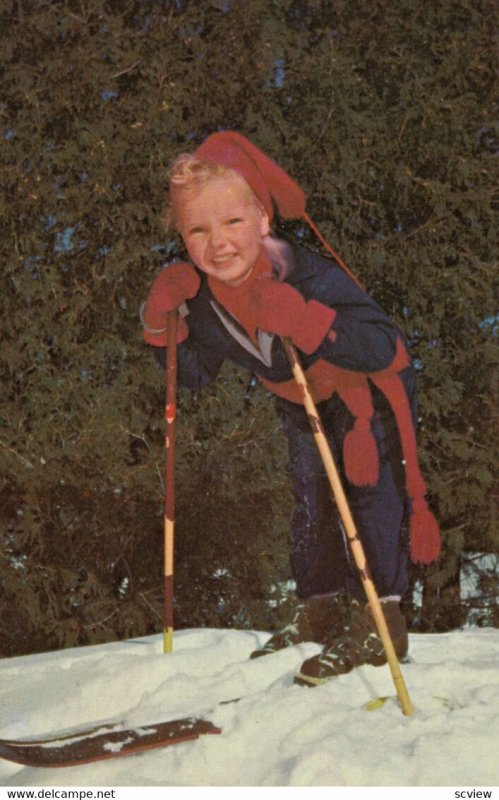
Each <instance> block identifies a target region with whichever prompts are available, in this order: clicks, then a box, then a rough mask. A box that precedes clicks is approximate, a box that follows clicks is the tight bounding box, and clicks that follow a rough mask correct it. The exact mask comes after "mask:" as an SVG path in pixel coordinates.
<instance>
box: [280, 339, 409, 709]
mask: <svg viewBox="0 0 499 800" xmlns="http://www.w3.org/2000/svg"><path fill="white" fill-rule="evenodd" d="M282 343H283V345H284V349H285V351H286V355H287V357H288V359H289V363H290V365H291V369H292V372H293V376H294V378H295V380H296V383H297V385H298V387H299V388H300V391H301V394H302V401H303V405H304V406H305V410H306V412H307V415H308V418H309V421H310V425H311V427H312V432H313V434H314V438H315V441H316V444H317V447H318V449H319V452H320V454H321V457H322V461H323V464H324V468H325V470H326V474H327V477H328V479H329V483H330V485H331V489H332V490H333V495H334V498H335V501H336V505H337V506H338V511H339V513H340V517H341V520H342V522H343V527H344V529H345V532H346V535H347V539H348V542H349V544H350V547H351V550H352V554H353V557H354V560H355V564H356V566H357V569H358V571H359V574H360V578H361V580H362V585H363V587H364V591H365V593H366V595H367V599H368V602H369V605H370V607H371V609H372V612H373V616H374V621H375V623H376V627H377V629H378V633H379V636H380V639H381V641H382V643H383V647H384V649H385V653H386V658H387V661H388V665H389V667H390V671H391V674H392V679H393V683H394V686H395V690H396V692H397V695H398V698H399V701H400V705H401V708H402V712H403V714H405V715H407V716H409V715H411V714H412V704H411V700H410V698H409V694H408V691H407V687H406V685H405V681H404V678H403V675H402V672H401V670H400V665H399V662H398V658H397V654H396V653H395V648H394V646H393V642H392V639H391V636H390V632H389V630H388V625H387V624H386V620H385V616H384V614H383V609H382V608H381V603H380V600H379V597H378V594H377V592H376V588H375V586H374V583H373V580H372V578H371V574H370V571H369V566H368V564H367V560H366V556H365V553H364V548H363V547H362V543H361V541H360V538H359V535H358V533H357V528H356V526H355V522H354V520H353V517H352V513H351V511H350V508H349V505H348V502H347V498H346V495H345V491H344V489H343V486H342V483H341V480H340V476H339V474H338V470H337V468H336V464H335V462H334V459H333V455H332V453H331V448H330V447H329V443H328V441H327V438H326V434H325V431H324V427H323V425H322V422H321V419H320V416H319V412H318V411H317V408H316V405H315V402H314V400H313V397H312V394H311V391H310V387H309V385H308V381H307V378H306V376H305V373H304V371H303V368H302V366H301V364H300V360H299V358H298V354H297V352H296V350H295V348H294V346H293V344H292V342H291V340H290V339H289V338H288V337H282Z"/></svg>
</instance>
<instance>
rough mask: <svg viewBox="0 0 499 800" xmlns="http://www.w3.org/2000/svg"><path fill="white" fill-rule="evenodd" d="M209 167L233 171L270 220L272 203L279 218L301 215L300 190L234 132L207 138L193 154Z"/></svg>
mask: <svg viewBox="0 0 499 800" xmlns="http://www.w3.org/2000/svg"><path fill="white" fill-rule="evenodd" d="M194 155H195V156H197V157H198V158H200V159H202V160H203V161H206V162H207V163H210V164H218V165H220V166H222V167H227V169H233V170H234V171H235V172H237V173H238V174H239V175H241V177H242V178H244V180H245V181H246V183H248V184H249V185H250V187H251V189H252V190H253V192H254V193H255V194H256V196H257V197H258V199H259V200H260V202H261V204H262V205H263V207H264V209H265V211H266V212H267V214H268V215H269V218H270V219H272V218H273V216H274V206H273V202H272V201H274V203H275V205H276V207H277V210H278V212H279V214H280V215H281V217H284V218H285V219H299V218H300V217H303V215H304V214H305V203H306V197H305V194H304V192H303V190H302V189H300V187H299V186H298V184H297V183H295V182H294V181H293V180H292V179H291V178H290V177H289V175H288V174H287V173H286V172H284V170H283V169H281V167H280V166H279V165H278V164H276V162H275V161H272V159H271V158H269V157H268V156H266V155H265V154H264V153H262V151H261V150H259V149H258V147H255V145H254V144H252V143H251V142H250V141H249V140H248V139H246V138H245V137H244V136H243V135H242V134H240V133H237V132H236V131H220V132H219V133H213V134H212V135H211V136H209V137H208V138H207V139H206V140H205V141H204V142H203V144H202V145H201V146H200V147H198V149H197V150H196V151H195V153H194Z"/></svg>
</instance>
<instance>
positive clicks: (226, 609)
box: [0, 0, 499, 655]
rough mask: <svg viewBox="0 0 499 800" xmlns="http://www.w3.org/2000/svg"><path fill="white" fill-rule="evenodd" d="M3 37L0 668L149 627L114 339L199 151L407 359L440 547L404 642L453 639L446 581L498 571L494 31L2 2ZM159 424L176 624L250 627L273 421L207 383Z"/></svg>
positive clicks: (438, 16)
mask: <svg viewBox="0 0 499 800" xmlns="http://www.w3.org/2000/svg"><path fill="white" fill-rule="evenodd" d="M0 21H1V26H2V39H1V51H2V58H1V71H2V72H1V82H2V84H1V85H2V100H1V102H0V111H1V118H0V119H1V123H0V124H1V128H0V135H1V141H2V147H1V151H0V152H1V156H0V157H1V163H2V170H1V176H0V180H1V184H2V194H1V200H0V203H1V215H0V226H1V233H2V236H1V238H0V248H1V253H2V283H1V301H2V315H1V319H0V329H1V341H2V346H1V350H0V371H1V376H2V389H3V391H2V395H1V398H0V453H1V459H2V461H1V468H0V481H1V483H0V492H1V498H2V502H1V504H0V516H1V519H2V533H3V536H2V550H1V553H0V584H1V585H0V609H1V611H2V613H1V615H0V620H1V621H0V636H1V641H2V649H3V652H4V654H6V655H7V654H14V653H22V652H32V651H34V650H40V649H47V648H53V647H60V646H71V645H75V644H85V643H89V642H98V641H105V640H109V639H112V638H121V637H125V636H135V635H138V634H145V633H150V632H152V631H156V630H159V629H160V628H161V627H162V618H161V606H162V578H161V565H162V554H161V552H162V519H163V471H164V466H163V464H164V442H163V412H162V407H163V404H164V381H163V376H162V375H161V373H159V372H158V370H157V368H156V367H155V365H154V363H153V360H152V357H151V356H150V353H149V352H148V351H147V349H146V347H145V346H144V345H143V343H142V341H141V333H140V323H139V315H138V311H139V306H140V304H141V302H142V301H143V299H144V298H145V296H146V293H147V290H148V287H149V286H150V284H151V282H152V280H153V278H154V276H155V274H156V273H157V271H158V270H159V268H160V267H161V265H162V264H164V263H165V262H166V261H168V260H170V259H172V258H175V257H177V256H179V255H181V246H180V243H179V241H178V240H177V239H176V238H175V237H172V236H170V235H169V234H167V233H166V232H165V230H164V229H163V227H162V225H161V222H160V218H161V212H162V210H163V206H164V203H165V199H166V196H165V191H166V168H167V165H168V164H169V163H170V162H171V160H172V159H173V158H174V157H175V156H176V155H178V154H179V153H180V152H182V151H184V150H189V149H192V148H193V147H194V146H196V145H197V144H198V143H200V141H201V140H202V139H203V138H204V137H205V136H206V135H208V134H209V133H211V132H212V131H214V130H217V129H223V128H234V129H238V130H240V131H241V132H242V133H244V134H246V135H247V136H249V137H250V138H251V139H253V140H254V141H255V143H256V144H258V145H259V146H260V147H261V148H262V149H264V150H265V151H266V152H268V153H269V154H270V155H272V156H274V157H275V159H276V160H277V161H279V163H281V164H282V166H283V167H284V168H285V169H287V170H288V171H289V172H290V174H292V175H293V177H294V178H295V179H296V180H297V181H298V182H299V183H300V185H301V186H302V187H303V188H304V190H305V191H306V193H307V196H308V198H309V205H308V209H309V211H310V214H311V216H312V217H313V218H314V219H315V221H316V222H317V224H318V225H319V227H320V228H321V230H322V231H323V233H324V234H325V235H326V237H327V238H328V239H329V241H330V242H331V243H332V244H333V247H334V248H335V249H336V250H337V251H338V252H339V253H340V254H341V256H342V257H343V258H344V259H345V260H346V261H347V263H348V264H349V266H350V267H351V268H352V269H353V270H354V271H355V272H356V273H357V274H358V276H359V277H360V279H361V280H362V282H363V283H364V285H365V286H366V288H367V289H368V291H370V292H371V293H372V294H373V295H374V296H375V298H376V299H377V300H378V302H379V303H380V304H381V305H382V306H383V307H384V308H385V309H386V310H387V311H388V312H389V313H390V314H391V315H392V316H393V317H394V319H395V320H396V321H397V322H398V324H399V325H400V326H401V327H402V328H403V330H404V332H405V333H406V335H407V336H408V338H409V340H410V342H411V345H412V354H413V356H414V358H415V361H416V364H417V366H418V370H419V375H420V380H419V400H420V427H419V434H420V449H421V455H422V462H423V468H424V472H425V475H426V477H427V479H428V483H429V486H430V487H431V491H432V504H433V506H434V509H435V511H436V512H437V515H438V517H439V519H440V522H441V524H442V529H443V537H444V553H443V556H442V558H441V560H440V562H439V563H438V564H437V565H436V566H435V567H432V568H431V569H429V570H417V571H415V573H414V580H415V581H420V582H422V583H423V584H424V598H425V613H424V615H423V616H424V618H423V620H419V624H422V625H424V626H426V627H430V628H435V627H437V628H441V627H445V626H450V625H455V624H460V622H461V621H462V619H463V615H464V612H465V611H467V610H468V609H467V608H466V607H465V603H464V602H461V603H459V602H458V603H457V604H456V575H457V574H458V573H459V568H460V566H461V565H462V563H463V562H466V561H468V560H471V559H472V558H474V554H476V553H482V552H485V553H497V550H498V544H499V542H498V534H497V525H496V524H495V523H496V518H497V485H496V484H495V483H494V466H495V453H496V452H497V426H496V416H495V410H494V395H495V392H494V390H495V389H496V388H497V387H496V384H497V372H496V371H494V370H497V367H496V366H495V365H496V364H497V361H498V359H497V339H496V335H497V331H496V320H497V317H496V314H497V306H496V302H495V297H494V283H493V267H494V258H495V252H494V251H495V244H496V242H495V227H494V222H495V220H494V216H493V211H494V208H493V200H494V191H495V189H494V187H495V180H494V179H495V168H494V161H493V156H494V154H495V149H496V139H495V138H494V128H493V107H492V105H493V100H492V98H493V93H494V81H495V75H494V69H493V54H494V38H493V37H494V30H495V27H496V12H495V4H494V3H492V2H491V0H442V2H440V3H437V4H426V3H424V4H423V3H419V2H416V0H400V2H398V3H391V2H388V0H374V1H373V0H353V2H352V0H334V2H330V1H329V0H314V1H313V2H310V0H309V1H307V2H302V1H301V0H270V2H269V1H268V0H223V2H221V1H220V0H196V2H194V0H171V1H170V0H143V2H139V1H138V0H135V1H134V0H120V2H110V0H108V2H105V0H86V1H85V2H82V1H80V0H51V2H46V1H45V0H22V1H21V0H12V1H11V2H10V3H6V4H4V6H3V10H2V11H1V12H0ZM277 230H278V232H279V231H284V232H285V233H286V234H287V235H289V236H292V237H297V238H298V239H299V240H300V241H302V242H304V243H305V244H307V245H308V246H310V247H318V244H317V242H316V240H315V239H314V238H313V237H312V236H311V235H310V233H309V232H308V231H307V230H306V229H305V228H304V227H303V226H301V225H300V224H293V225H291V224H289V223H288V224H286V225H283V224H282V223H280V224H278V228H277ZM178 424H179V431H178V436H177V444H178V454H177V495H178V501H177V526H176V529H177V537H176V541H177V552H176V562H175V569H176V574H175V579H176V604H177V607H176V620H177V621H176V624H177V625H178V626H179V627H182V626H196V625H222V626H229V625H236V626H240V627H242V626H252V627H265V628H267V627H270V626H272V625H273V624H275V615H276V614H278V613H279V603H280V602H281V600H282V598H281V597H280V590H279V587H280V586H282V585H283V584H284V583H285V581H286V579H287V578H288V577H289V572H288V566H287V526H288V521H289V515H290V512H291V506H292V497H291V491H290V487H289V483H288V480H287V477H286V472H285V466H286V452H285V445H284V442H283V439H282V435H281V432H280V429H279V424H278V421H277V419H276V416H275V414H274V411H273V407H272V403H271V401H270V399H269V397H268V396H267V395H266V393H265V392H264V391H263V390H262V389H261V388H259V387H258V386H256V385H255V383H254V381H252V380H251V376H248V375H245V374H244V373H242V372H240V371H239V370H237V369H235V368H233V367H231V366H230V365H227V366H226V368H225V369H224V372H223V375H222V376H220V379H219V380H218V381H217V383H216V384H214V385H213V386H210V387H208V388H207V389H204V390H203V391H201V392H198V393H194V394H190V393H187V392H184V391H182V392H181V393H180V408H179V423H178ZM479 577H480V576H479ZM481 583H482V585H481V589H480V597H478V598H477V599H476V606H477V608H478V609H479V613H478V615H477V619H478V620H479V621H480V620H483V621H485V622H489V623H490V622H494V621H497V616H495V617H494V608H497V595H496V593H495V592H496V590H495V587H494V584H493V582H492V581H491V580H490V579H489V577H488V575H487V574H485V575H483V576H481ZM457 600H458V601H459V600H460V598H459V597H457ZM271 601H275V603H272V602H271ZM484 604H485V605H486V608H485V609H482V606H483V605H484ZM274 605H275V606H276V608H274V607H273V606H274ZM456 606H457V609H458V613H457V614H456V611H455V609H456ZM482 612H483V613H482ZM496 613H497V612H496ZM413 622H414V624H416V623H418V619H417V618H416V616H415V617H414V619H413Z"/></svg>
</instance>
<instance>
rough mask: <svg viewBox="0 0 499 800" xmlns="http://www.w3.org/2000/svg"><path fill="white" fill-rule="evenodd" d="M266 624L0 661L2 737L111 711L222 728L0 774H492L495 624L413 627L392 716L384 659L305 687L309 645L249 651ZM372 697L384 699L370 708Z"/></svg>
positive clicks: (201, 781) (397, 778)
mask: <svg viewBox="0 0 499 800" xmlns="http://www.w3.org/2000/svg"><path fill="white" fill-rule="evenodd" d="M267 636H268V634H264V633H261V632H253V631H238V630H213V629H192V630H183V631H178V632H175V634H174V646H173V652H172V653H168V654H164V653H163V652H162V636H153V637H146V638H143V639H134V640H129V641H125V642H117V643H111V644H104V645H98V646H92V647H86V648H76V649H71V650H61V651H57V652H52V653H44V654H36V655H30V656H23V657H18V658H10V659H3V660H1V661H0V709H1V711H0V713H1V726H0V736H2V737H4V738H16V739H19V738H30V737H31V738H35V737H37V736H38V737H41V736H42V735H43V734H47V733H49V732H53V731H56V732H59V731H63V730H64V731H65V730H68V729H71V728H75V729H77V728H80V727H82V726H85V725H88V724H91V723H95V722H102V723H103V724H104V723H105V722H108V721H110V720H113V721H114V720H120V721H121V722H122V723H123V726H124V727H125V728H128V727H133V728H140V727H141V725H145V724H147V723H153V722H158V721H162V720H168V719H177V718H184V717H189V716H203V717H206V719H210V720H211V721H212V722H213V723H214V724H215V725H217V726H219V727H220V728H222V733H221V734H220V735H215V736H213V735H211V736H203V737H201V738H200V739H198V740H196V741H193V742H185V743H182V744H177V745H174V746H171V747H168V748H164V749H159V750H152V751H148V752H146V753H143V754H140V755H135V756H128V757H125V758H116V759H112V760H107V761H100V762H96V763H93V764H89V765H82V766H74V767H68V768H63V769H33V768H29V767H22V766H20V765H17V764H13V763H11V762H8V761H5V760H2V759H0V785H1V786H3V787H9V786H37V787H40V786H41V787H44V786H52V787H53V786H79V787H81V786H99V787H106V786H107V787H109V786H114V787H120V786H121V787H134V786H142V787H166V786H176V787H188V786H191V787H192V786H197V787H201V786H202V787H229V786H232V787H262V786H266V787H320V786H336V787H358V786H366V787H367V786H370V787H373V786H374V787H376V786H378V787H379V786H384V787H395V786H396V787H440V786H446V787H449V786H455V787H470V786H471V787H495V786H497V784H498V783H499V781H498V780H497V778H498V775H499V758H498V746H497V743H498V741H499V670H498V668H497V666H498V663H499V630H497V629H492V628H485V629H478V628H467V629H464V630H460V631H453V632H450V633H447V634H413V635H411V636H410V654H411V659H412V660H411V662H410V663H407V664H403V665H402V674H403V676H404V680H405V683H406V685H407V688H408V691H409V695H410V697H411V700H412V703H413V706H414V713H413V715H412V716H404V715H403V714H402V712H401V710H400V707H399V705H398V702H397V700H396V695H395V690H394V686H393V682H392V678H391V673H390V670H389V668H388V667H387V666H384V667H370V666H365V667H361V668H359V669H357V670H355V671H354V672H352V673H350V674H349V675H344V676H341V677H339V678H337V679H335V680H332V681H330V682H329V683H327V684H325V685H324V686H321V687H317V688H314V689H308V688H304V687H300V686H296V685H294V684H293V675H294V674H295V673H296V671H297V669H298V668H299V666H300V664H301V662H302V661H303V660H304V659H305V658H308V657H309V656H311V655H312V654H314V653H316V652H318V651H319V647H318V645H315V644H312V643H310V644H304V645H300V646H296V647H292V648H289V649H287V650H284V651H281V652H280V653H276V654H274V655H271V656H265V657H262V658H259V659H254V660H249V659H248V655H249V654H250V652H251V651H252V650H253V649H254V648H255V647H256V646H257V645H258V644H259V643H262V642H263V641H265V639H266V638H267ZM238 697H240V698H241V699H240V700H239V701H238V702H234V703H223V704H222V705H219V704H220V703H221V701H226V700H230V699H232V698H238ZM378 697H383V698H384V697H386V698H388V699H387V700H386V702H384V703H383V704H380V703H372V705H374V706H375V707H376V708H375V710H368V709H367V708H366V706H367V705H368V704H369V703H370V701H373V700H375V699H376V698H378ZM448 796H449V797H454V796H455V795H454V793H452V794H450V795H448ZM469 796H472V795H471V794H470V795H469ZM474 796H476V795H474ZM478 796H479V795H478Z"/></svg>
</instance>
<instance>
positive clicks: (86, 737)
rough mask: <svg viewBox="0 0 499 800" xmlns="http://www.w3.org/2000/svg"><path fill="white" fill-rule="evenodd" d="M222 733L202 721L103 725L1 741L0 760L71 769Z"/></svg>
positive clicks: (25, 764) (187, 720) (177, 720)
mask: <svg viewBox="0 0 499 800" xmlns="http://www.w3.org/2000/svg"><path fill="white" fill-rule="evenodd" d="M221 732H222V731H221V729H220V728H217V727H216V726H215V725H213V723H212V722H209V721H208V720H205V719H199V718H197V717H186V718H185V719H175V720H170V721H169V722H157V723H153V724H147V725H140V726H137V727H135V728H126V729H124V728H121V727H120V725H119V724H116V725H105V726H103V727H102V728H94V729H90V730H88V729H87V730H86V731H83V732H82V731H80V732H75V733H74V734H63V735H61V736H60V737H58V738H56V737H51V738H49V739H32V740H30V739H27V740H25V741H22V740H13V739H0V758H4V759H6V760H7V761H13V762H15V763H16V764H22V765H23V766H29V767H50V768H54V767H73V766H76V765H78V764H90V763H92V762H93V761H103V760H104V759H109V758H119V757H122V756H130V755H135V754H137V753H143V752H145V751H147V750H152V749H154V748H160V747H168V746H170V745H173V744H179V743H181V742H187V741H192V740H193V739H198V738H199V737H200V736H203V735H205V734H218V733H221Z"/></svg>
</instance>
